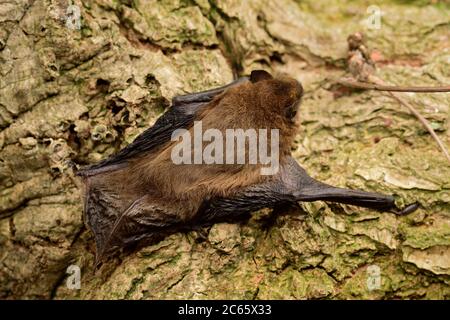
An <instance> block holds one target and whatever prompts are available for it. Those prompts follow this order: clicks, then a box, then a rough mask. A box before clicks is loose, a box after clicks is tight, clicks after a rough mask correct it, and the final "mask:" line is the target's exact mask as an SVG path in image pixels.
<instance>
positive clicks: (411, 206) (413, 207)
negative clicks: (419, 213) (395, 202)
mask: <svg viewBox="0 0 450 320" xmlns="http://www.w3.org/2000/svg"><path fill="white" fill-rule="evenodd" d="M419 206H420V205H419V203H418V202H414V203H411V204H408V205H407V206H406V207H404V208H403V209H400V210H396V211H393V213H395V214H396V215H399V216H405V215H408V214H411V213H413V212H414V211H416V210H417V209H419Z"/></svg>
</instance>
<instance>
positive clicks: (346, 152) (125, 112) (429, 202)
mask: <svg viewBox="0 0 450 320" xmlns="http://www.w3.org/2000/svg"><path fill="white" fill-rule="evenodd" d="M431 2H433V3H431ZM435 2H436V1H414V2H410V1H408V2H406V1H395V0H391V1H388V0H383V1H358V2H355V1H325V0H314V1H312V0H311V1H310V0H305V1H294V0H282V1H273V0H250V1H245V2H242V1H233V0H226V1H225V0H224V1H216V0H210V1H206V0H201V1H200V0H194V1H182V0H178V1H176V0H174V1H167V2H166V1H165V2H158V1H149V0H145V1H144V0H139V1H129V0H128V1H125V0H122V1H118V0H116V1H113V0H96V1H80V0H76V1H73V3H74V4H75V5H76V6H78V7H79V8H80V9H81V29H80V30H77V29H71V28H68V27H67V25H66V10H67V7H68V5H69V1H66V0H36V1H31V2H30V1H24V0H16V1H9V2H7V3H6V4H2V5H0V73H1V77H0V297H1V298H56V299H67V298H96V299H105V298H112V299H124V298H125V299H174V298H175V299H176V298H188V299H205V298H212V299H215V298H221V299H223V298H230V299H243V298H244V299H323V298H328V299H338V298H352V299H354V298H357V299H363V298H367V299H388V298H423V299H436V298H437V299H448V298H449V297H450V260H449V259H450V227H449V226H450V166H449V164H448V162H446V160H445V158H444V156H443V155H442V154H441V153H440V151H439V150H438V148H437V147H436V145H435V143H434V142H433V140H432V139H431V138H430V136H429V135H428V134H427V132H426V131H425V130H424V129H423V127H422V126H421V125H420V123H419V122H418V121H417V120H416V119H415V118H414V117H413V116H412V115H411V114H409V112H408V111H407V110H406V109H405V108H403V107H402V106H400V105H399V104H398V103H397V102H396V101H394V100H392V99H391V98H389V97H388V96H386V95H385V94H383V93H380V92H342V91H339V90H337V89H336V87H335V86H334V85H333V84H332V82H333V81H334V80H335V79H337V78H339V77H341V76H344V75H346V71H345V61H346V58H347V44H346V39H347V36H348V35H349V34H350V33H354V32H356V31H363V32H364V33H365V34H366V35H367V45H368V47H369V48H370V49H372V50H373V52H374V53H373V58H375V60H376V61H377V65H378V68H377V71H376V72H377V76H379V77H380V78H382V79H383V80H385V81H386V82H388V83H391V84H398V85H407V84H408V85H413V84H415V85H431V86H433V85H439V84H444V83H447V84H448V83H449V82H450V52H449V48H450V40H449V34H448V27H449V25H450V7H449V6H448V4H447V3H446V2H445V1H437V3H435ZM370 5H376V6H378V8H379V9H381V11H382V13H383V14H382V19H381V28H380V29H371V28H368V27H367V24H365V23H364V21H365V20H366V19H367V18H368V17H369V15H370V12H368V11H367V8H368V7H369V6H370ZM254 68H264V69H267V70H270V71H272V72H286V73H288V74H290V75H291V76H293V77H295V78H297V79H298V80H299V81H301V82H302V84H303V86H304V87H305V89H306V94H305V97H304V99H303V103H302V106H301V110H300V113H301V121H302V126H301V130H300V132H299V134H298V136H297V139H296V144H295V146H294V149H293V150H294V151H293V154H294V156H295V158H296V159H297V160H298V161H299V162H300V163H301V164H302V165H303V166H304V167H305V168H306V169H307V170H308V172H310V174H311V175H312V176H314V177H316V178H317V179H320V180H322V181H325V182H327V183H330V184H333V185H337V186H342V187H350V188H359V189H364V190H368V191H378V192H384V193H390V194H394V195H396V198H397V202H398V203H399V204H400V205H401V204H404V203H409V202H412V201H419V202H420V203H421V205H422V208H421V209H419V210H418V211H417V212H415V213H413V214H411V215H409V216H404V217H399V216H396V215H394V214H391V213H378V212H374V211H371V210H366V209H361V208H355V207H350V206H343V205H336V204H325V203H322V202H317V203H306V204H302V205H301V208H300V209H298V210H294V211H293V212H290V214H288V215H282V216H279V217H278V218H277V219H276V221H275V224H274V226H272V227H271V228H270V229H266V228H264V221H265V220H264V217H265V216H267V215H268V214H270V212H267V210H262V211H260V212H257V213H255V215H254V217H253V218H252V219H251V220H250V221H248V222H246V223H239V224H237V223H236V224H226V223H221V224H216V225H213V226H212V227H210V228H205V229H203V230H200V231H191V232H188V233H177V234H173V235H171V236H169V237H167V238H165V239H164V240H163V241H161V242H160V243H158V244H155V245H153V246H149V247H145V248H142V249H141V250H139V251H138V252H135V253H133V254H131V255H128V256H124V257H121V259H120V260H119V259H116V260H113V261H111V262H110V263H108V264H106V265H103V266H102V267H101V269H100V270H96V269H95V268H94V249H93V246H94V241H93V237H92V235H91V234H90V232H89V231H87V230H86V228H85V227H84V224H83V220H82V189H81V184H80V182H79V180H78V179H77V178H76V177H75V176H74V172H73V165H74V164H77V165H85V164H88V163H93V162H95V161H98V160H101V159H103V158H105V157H107V156H108V155H110V154H112V153H113V152H115V151H117V150H118V149H119V148H121V147H124V146H125V145H127V144H128V143H130V142H131V141H132V140H133V138H134V137H135V136H136V135H138V134H139V133H140V132H142V131H143V130H145V128H147V127H148V126H150V125H151V124H153V123H154V121H155V120H156V118H157V117H158V116H159V115H160V114H161V113H162V112H164V109H165V108H166V107H167V106H168V104H169V101H170V99H171V98H172V97H173V96H174V95H177V94H182V93H186V92H192V91H198V90H203V89H208V88H211V87H215V86H219V85H222V84H225V83H227V82H229V81H231V80H232V78H233V74H235V73H237V74H245V73H248V72H249V71H250V70H252V69H254ZM404 96H405V98H406V99H408V101H410V102H411V103H413V104H414V106H415V107H416V108H417V109H418V110H419V111H420V112H421V113H422V114H423V115H424V116H425V117H426V118H427V120H428V121H429V122H430V123H431V124H432V126H433V128H434V129H435V130H436V131H437V133H438V134H439V136H440V138H441V139H442V140H443V141H444V143H445V144H446V145H447V146H450V122H449V115H450V109H449V105H450V96H449V95H448V94H445V93H439V94H404ZM69 265H78V266H79V267H80V268H81V272H82V279H81V289H80V290H71V289H68V287H67V286H66V283H65V281H66V278H67V274H66V269H67V267H68V266H69ZM373 266H376V267H377V268H379V269H378V270H379V272H380V277H381V279H380V286H379V287H377V288H376V289H374V290H369V287H368V281H369V280H370V274H369V273H370V268H371V267H373Z"/></svg>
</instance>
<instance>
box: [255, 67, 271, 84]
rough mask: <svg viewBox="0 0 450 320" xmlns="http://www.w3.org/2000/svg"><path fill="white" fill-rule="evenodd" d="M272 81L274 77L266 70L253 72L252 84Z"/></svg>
mask: <svg viewBox="0 0 450 320" xmlns="http://www.w3.org/2000/svg"><path fill="white" fill-rule="evenodd" d="M270 79H273V77H272V75H271V74H270V73H268V72H267V71H264V70H253V71H252V73H251V74H250V81H251V82H252V83H255V82H258V81H263V80H270Z"/></svg>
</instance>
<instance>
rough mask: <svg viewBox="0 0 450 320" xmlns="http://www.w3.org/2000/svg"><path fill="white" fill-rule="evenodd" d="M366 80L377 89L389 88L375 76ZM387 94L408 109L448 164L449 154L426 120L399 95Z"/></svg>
mask: <svg viewBox="0 0 450 320" xmlns="http://www.w3.org/2000/svg"><path fill="white" fill-rule="evenodd" d="M368 80H369V81H371V82H373V84H374V85H375V86H378V87H389V86H386V85H384V83H383V81H382V80H381V79H379V78H377V77H375V76H372V75H370V76H369V79H368ZM422 92H424V91H422ZM435 92H438V91H435ZM439 92H443V91H439ZM388 94H389V95H390V96H391V97H393V98H394V99H395V100H397V101H398V102H399V103H401V104H403V105H404V106H405V107H407V108H408V109H409V111H410V112H411V113H412V114H413V115H414V116H415V117H416V118H417V119H418V120H419V121H420V122H421V123H422V124H423V126H424V127H425V128H426V129H427V131H428V132H429V133H430V134H431V136H432V137H433V139H434V140H436V142H437V144H438V145H439V148H440V149H441V150H442V152H443V153H444V155H445V157H446V158H447V160H448V161H449V162H450V154H449V153H448V151H447V148H446V147H445V145H444V143H443V142H442V140H441V139H440V138H439V137H438V135H437V134H436V132H435V131H434V129H433V128H432V127H431V125H430V124H429V123H428V121H427V119H425V118H424V117H423V116H422V115H421V114H420V113H419V111H417V110H416V108H414V106H413V105H411V104H410V103H409V102H407V101H406V100H405V99H403V98H402V97H401V96H400V95H398V94H396V93H394V92H388Z"/></svg>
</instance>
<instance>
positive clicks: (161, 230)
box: [77, 70, 418, 263]
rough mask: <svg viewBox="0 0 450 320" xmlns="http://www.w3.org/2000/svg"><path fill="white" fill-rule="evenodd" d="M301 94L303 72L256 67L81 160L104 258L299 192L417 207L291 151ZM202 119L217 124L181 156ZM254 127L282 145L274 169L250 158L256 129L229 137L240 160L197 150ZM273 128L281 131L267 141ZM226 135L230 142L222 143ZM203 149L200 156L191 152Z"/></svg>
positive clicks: (311, 197)
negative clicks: (314, 168) (108, 152)
mask: <svg viewBox="0 0 450 320" xmlns="http://www.w3.org/2000/svg"><path fill="white" fill-rule="evenodd" d="M302 96H303V87H302V85H301V84H300V83H299V82H298V81H297V80H295V79H293V78H290V77H284V76H279V77H273V76H272V75H271V74H269V73H268V72H266V71H263V70H254V71H252V72H251V74H250V76H249V77H242V78H239V79H237V80H235V81H233V82H231V83H230V84H228V85H226V86H223V87H219V88H215V89H211V90H207V91H203V92H198V93H193V94H187V95H182V96H177V97H174V98H173V99H172V104H171V106H170V108H169V109H168V110H167V111H166V112H165V113H164V114H163V115H162V116H161V117H160V118H159V119H158V120H157V121H156V123H155V124H154V125H153V126H152V127H151V128H149V129H147V130H146V131H144V132H143V133H142V134H141V135H139V136H138V137H137V138H136V139H135V140H134V141H133V142H132V143H131V144H129V145H128V146H126V147H125V148H123V149H122V150H120V151H119V152H118V153H116V154H115V155H113V156H111V157H110V158H108V159H105V160H103V161H101V162H99V163H98V164H94V165H91V166H88V167H86V168H84V169H82V170H80V171H79V172H78V173H77V174H78V175H79V176H80V177H81V179H82V180H83V183H84V189H85V190H84V219H85V223H86V225H87V227H88V228H89V229H90V230H91V231H92V232H93V234H94V238H95V244H96V261H97V263H98V262H101V261H103V260H104V259H106V258H108V257H111V256H113V255H114V254H116V253H117V252H120V251H121V250H123V249H126V248H129V247H132V246H135V245H136V244H138V243H149V242H152V241H155V239H159V238H160V237H161V236H162V235H164V234H167V233H168V232H173V231H175V230H186V229H191V228H194V227H195V226H203V225H208V224H211V223H214V222H217V221H227V220H234V219H241V218H244V219H245V217H249V215H250V214H251V213H252V212H254V211H257V210H259V209H262V208H280V207H284V206H290V205H295V204H297V203H298V202H301V201H317V200H323V201H330V202H337V203H343V204H350V205H356V206H361V207H367V208H372V209H374V210H378V211H391V212H394V213H397V214H407V213H411V212H413V211H414V210H416V209H417V208H418V204H417V203H413V204H410V205H408V206H406V207H405V208H404V209H400V208H397V207H396V205H395V203H394V197H393V196H390V195H383V194H379V193H372V192H365V191H359V190H350V189H344V188H338V187H333V186H331V185H328V184H325V183H322V182H319V181H317V180H315V179H313V178H312V177H310V176H309V175H308V174H307V173H306V171H305V170H304V169H303V168H302V167H301V166H300V165H299V164H298V163H297V162H296V161H295V160H294V159H293V158H292V156H291V146H292V144H293V142H294V137H295V135H296V133H297V129H298V124H299V118H298V112H297V111H298V108H299V105H300V101H301V98H302ZM199 123H201V126H202V129H203V132H204V133H205V134H206V133H207V132H209V133H214V134H211V135H210V137H209V140H208V139H206V140H204V139H203V140H202V141H200V143H199V144H198V143H197V146H196V147H195V142H194V148H193V153H192V154H188V155H187V156H185V155H183V157H185V158H183V159H185V160H186V161H185V162H182V163H177V161H174V154H175V155H176V154H177V152H175V151H176V150H178V151H180V150H179V148H180V140H184V138H186V137H187V136H190V135H192V134H193V135H194V136H195V134H196V131H195V130H196V128H198V124H199ZM253 129H258V130H259V131H258V132H265V133H266V136H263V135H260V136H258V137H257V140H258V142H261V141H262V142H263V144H261V146H260V147H265V149H266V151H267V150H268V149H271V150H270V151H271V152H272V153H271V154H272V155H273V154H275V153H276V155H277V159H276V160H277V161H276V162H277V163H276V166H275V169H274V170H272V171H271V172H272V174H267V173H265V174H263V170H264V168H265V169H267V159H266V161H265V163H258V161H256V162H255V161H253V162H251V161H250V158H251V157H252V154H253V153H252V152H250V151H251V150H250V146H251V145H250V138H251V136H249V137H247V138H248V139H247V140H245V141H244V144H241V145H240V147H239V146H236V145H235V146H233V145H232V144H230V145H231V147H230V148H228V149H226V152H228V153H227V156H228V154H232V155H233V158H232V159H231V157H230V159H231V160H235V158H234V156H235V154H236V155H237V153H238V152H239V151H242V149H245V151H244V152H243V153H241V154H243V158H241V161H240V162H236V161H234V162H233V161H229V162H226V163H224V162H220V161H216V162H214V161H210V160H211V157H209V158H207V159H209V160H208V161H209V162H208V163H206V161H205V159H201V156H202V155H204V154H205V153H202V152H199V153H198V152H197V151H198V150H203V151H204V152H205V150H206V148H207V145H208V143H207V142H208V141H209V142H210V143H212V140H213V139H212V137H213V136H215V138H216V140H217V139H218V138H217V137H224V136H225V137H228V136H227V134H228V133H229V132H230V130H235V131H234V132H241V133H242V132H253V131H251V130H253ZM208 130H209V131H208ZM239 130H241V131H239ZM264 130H265V131H264ZM274 130H275V131H274ZM268 131H270V132H273V133H277V134H278V136H277V135H273V136H270V137H269V138H268V139H266V141H264V139H263V137H267V132H268ZM255 132H256V131H255ZM175 133H179V134H178V136H177V135H176V134H175ZM204 137H205V135H204V136H203V138H204ZM186 139H187V138H186ZM215 142H221V141H215ZM264 142H265V143H266V145H264ZM275 142H276V143H275ZM226 143H228V140H227V141H226ZM190 145H191V146H192V143H191V144H190ZM220 145H222V146H223V143H219V144H217V145H216V146H220ZM269 145H270V148H269ZM227 147H228V144H227ZM247 149H248V150H247ZM262 149H264V148H262ZM213 150H214V152H211V153H210V156H212V159H213V160H217V159H219V160H220V157H219V155H220V150H219V149H214V148H213ZM275 151H276V152H275ZM196 154H197V155H200V162H199V161H197V162H196V161H193V158H195V157H196ZM261 154H262V153H260V154H259V155H261ZM197 158H198V157H197ZM242 159H244V161H242ZM274 159H275V158H274ZM194 160H195V159H194ZM197 160H199V159H197ZM228 160H229V159H228V158H227V161H228ZM253 160H254V158H253ZM269 172H270V170H269Z"/></svg>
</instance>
